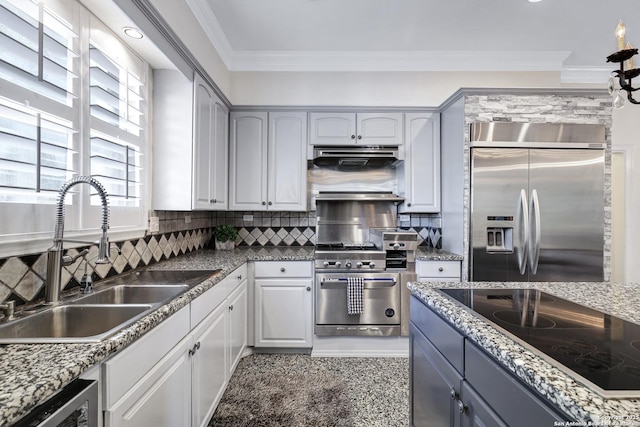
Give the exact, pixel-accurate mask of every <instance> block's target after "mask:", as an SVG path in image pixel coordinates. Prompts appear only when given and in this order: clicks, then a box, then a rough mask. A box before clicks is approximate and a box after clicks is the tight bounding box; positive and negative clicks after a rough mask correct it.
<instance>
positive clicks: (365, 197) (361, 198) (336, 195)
mask: <svg viewBox="0 0 640 427" xmlns="http://www.w3.org/2000/svg"><path fill="white" fill-rule="evenodd" d="M316 201H321V202H327V201H329V202H332V201H333V202H337V201H340V202H396V203H400V202H404V197H400V196H398V195H396V194H393V193H391V192H386V191H377V192H368V193H367V192H357V191H326V192H325V191H321V192H320V193H318V195H317V196H316Z"/></svg>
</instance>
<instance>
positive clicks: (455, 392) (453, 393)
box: [450, 387, 458, 400]
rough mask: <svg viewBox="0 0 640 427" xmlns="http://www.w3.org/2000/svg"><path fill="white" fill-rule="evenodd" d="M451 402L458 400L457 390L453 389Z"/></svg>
mask: <svg viewBox="0 0 640 427" xmlns="http://www.w3.org/2000/svg"><path fill="white" fill-rule="evenodd" d="M450 395H451V400H456V399H457V398H458V392H457V391H456V389H455V388H453V387H451V393H450Z"/></svg>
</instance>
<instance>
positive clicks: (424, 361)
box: [409, 323, 462, 427]
mask: <svg viewBox="0 0 640 427" xmlns="http://www.w3.org/2000/svg"><path fill="white" fill-rule="evenodd" d="M409 331H410V332H409V334H410V335H409V336H410V341H409V355H410V370H411V371H410V372H411V377H410V385H409V394H410V396H411V413H410V421H411V425H412V426H433V427H454V426H459V425H460V412H459V411H458V405H457V400H456V397H457V396H458V395H459V393H460V384H461V383H462V375H460V374H459V373H458V371H456V370H455V368H454V367H453V366H451V364H450V363H449V362H447V360H446V359H445V358H444V356H442V354H440V352H438V350H437V349H436V348H435V347H434V346H433V344H432V343H431V342H430V341H429V340H428V339H427V338H426V337H425V336H424V335H423V334H422V332H420V330H419V329H418V328H417V327H416V326H415V324H414V323H410V325H409Z"/></svg>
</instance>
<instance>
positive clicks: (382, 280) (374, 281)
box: [320, 277, 398, 289]
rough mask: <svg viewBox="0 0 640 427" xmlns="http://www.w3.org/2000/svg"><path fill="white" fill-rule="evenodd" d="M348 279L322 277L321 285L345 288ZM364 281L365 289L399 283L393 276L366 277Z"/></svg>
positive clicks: (389, 286)
mask: <svg viewBox="0 0 640 427" xmlns="http://www.w3.org/2000/svg"><path fill="white" fill-rule="evenodd" d="M347 281H348V279H346V278H337V279H322V280H320V286H321V287H323V288H325V289H328V288H329V287H331V288H334V289H338V288H344V287H345V286H346V284H347ZM363 282H364V288H365V289H375V288H391V287H393V286H395V285H396V283H398V281H397V280H396V279H395V278H393V277H372V278H368V279H364V280H363ZM327 285H330V286H327Z"/></svg>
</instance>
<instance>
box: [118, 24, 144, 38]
mask: <svg viewBox="0 0 640 427" xmlns="http://www.w3.org/2000/svg"><path fill="white" fill-rule="evenodd" d="M122 30H123V31H124V33H125V34H126V35H128V36H129V37H131V38H132V39H141V38H142V37H144V36H143V35H142V33H141V32H140V30H138V29H137V28H133V27H124V28H123V29H122Z"/></svg>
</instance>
